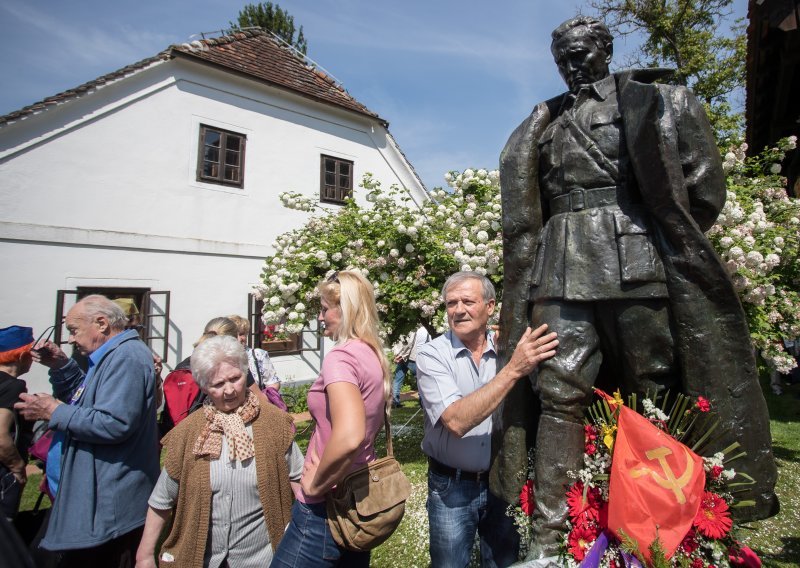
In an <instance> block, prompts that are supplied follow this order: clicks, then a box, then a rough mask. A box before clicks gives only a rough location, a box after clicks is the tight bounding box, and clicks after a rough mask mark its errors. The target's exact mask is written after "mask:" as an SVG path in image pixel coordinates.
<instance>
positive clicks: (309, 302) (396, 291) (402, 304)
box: [254, 169, 502, 343]
mask: <svg viewBox="0 0 800 568" xmlns="http://www.w3.org/2000/svg"><path fill="white" fill-rule="evenodd" d="M445 179H446V180H447V182H448V185H449V186H450V190H449V191H447V190H444V189H441V188H437V189H434V190H433V191H431V192H430V200H428V201H427V202H426V203H424V204H422V205H421V206H419V207H418V206H417V205H415V204H414V203H413V201H412V200H411V198H410V197H409V196H408V194H407V192H405V191H404V190H402V189H401V188H399V187H397V186H392V187H391V188H389V189H388V190H386V189H383V188H382V187H381V184H380V182H379V181H377V180H376V179H374V178H373V177H372V175H371V174H369V173H368V174H365V175H364V178H363V179H362V181H361V184H360V186H359V187H360V188H361V189H362V190H363V191H366V192H367V196H366V199H367V201H368V202H369V203H370V205H369V206H367V207H362V206H360V205H359V204H358V203H356V201H355V200H354V199H347V200H346V203H345V204H344V206H342V207H339V208H336V209H330V208H323V207H320V206H319V204H318V203H317V202H316V201H315V199H313V198H309V197H307V196H303V195H301V194H298V193H288V192H287V193H282V194H281V195H280V199H281V202H282V203H283V205H284V206H286V207H289V208H293V209H299V210H301V211H311V212H313V216H312V217H311V219H310V220H309V221H308V222H307V223H306V224H305V225H304V226H303V227H301V228H299V229H296V230H294V231H290V232H288V233H285V234H283V235H281V236H279V237H278V238H277V240H276V241H275V243H274V244H273V246H274V248H275V254H274V255H273V256H270V257H268V258H267V259H266V261H265V264H264V268H263V271H262V281H263V284H259V285H257V286H256V287H255V288H254V292H255V294H256V295H257V296H258V297H259V298H261V299H263V300H264V313H263V320H264V323H265V324H275V325H277V326H278V327H277V328H276V331H278V332H282V331H286V332H290V333H291V332H297V331H299V330H300V329H302V327H303V324H304V322H306V321H308V320H310V319H312V318H313V317H314V316H315V312H316V310H317V309H318V302H319V298H318V297H317V295H316V291H315V287H316V285H317V283H318V282H319V281H320V280H323V279H324V278H326V277H327V276H328V275H329V274H330V273H331V272H332V271H334V270H345V269H348V270H359V271H360V272H361V273H362V274H363V275H364V276H365V277H366V278H368V279H369V280H370V281H371V282H372V284H373V286H374V287H375V292H376V299H377V305H378V310H379V312H380V318H381V323H382V325H383V332H384V333H385V336H386V339H387V340H389V342H390V343H392V342H394V341H396V340H397V338H398V337H399V336H401V335H404V334H407V333H408V332H410V331H412V330H413V329H416V327H417V325H418V324H419V323H424V324H426V325H427V326H428V327H429V329H431V330H433V331H437V332H441V331H444V329H445V328H446V322H447V318H446V317H445V313H444V306H443V303H442V302H441V299H440V297H439V294H440V290H441V287H442V285H443V284H444V281H445V279H446V278H447V277H448V276H449V275H450V274H452V273H453V272H456V271H457V270H475V271H477V272H480V273H481V274H485V275H487V276H488V277H489V278H490V279H491V280H492V281H493V282H494V284H495V285H496V286H498V287H499V286H500V285H501V283H502V252H501V251H502V231H501V211H500V192H499V188H500V187H499V175H498V172H497V171H491V172H490V171H487V170H484V169H478V170H473V169H467V170H465V171H464V172H463V173H459V172H450V173H448V174H447V175H446V176H445ZM306 306H308V307H306Z"/></svg>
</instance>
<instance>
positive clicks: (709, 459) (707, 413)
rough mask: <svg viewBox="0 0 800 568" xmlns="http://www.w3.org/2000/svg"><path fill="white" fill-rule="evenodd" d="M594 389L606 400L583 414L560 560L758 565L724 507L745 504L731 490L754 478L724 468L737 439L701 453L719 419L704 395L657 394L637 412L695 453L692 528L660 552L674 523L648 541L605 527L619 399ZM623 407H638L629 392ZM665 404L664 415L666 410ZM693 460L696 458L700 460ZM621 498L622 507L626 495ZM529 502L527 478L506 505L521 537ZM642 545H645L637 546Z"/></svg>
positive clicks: (616, 567) (613, 566)
mask: <svg viewBox="0 0 800 568" xmlns="http://www.w3.org/2000/svg"><path fill="white" fill-rule="evenodd" d="M598 393H599V394H600V395H601V397H606V398H605V399H602V400H599V401H597V402H595V404H594V405H592V406H591V407H590V408H589V410H588V412H587V415H588V418H587V420H586V424H585V426H584V441H585V448H584V457H583V460H584V467H583V469H581V470H580V471H577V472H569V475H570V477H572V478H573V479H575V481H574V482H573V483H572V484H571V485H570V486H569V487H568V488H567V492H566V500H567V506H568V515H569V520H568V521H567V531H566V535H565V537H564V541H563V545H562V552H561V560H562V562H563V564H564V565H565V566H570V567H573V568H574V567H578V566H580V567H581V568H595V567H598V566H603V567H609V568H623V567H630V566H649V567H655V568H661V567H670V566H679V567H688V568H718V567H723V566H733V567H748V568H753V567H760V566H761V561H760V559H759V558H758V556H756V554H755V553H754V552H753V551H752V550H750V549H749V548H748V547H746V546H743V545H742V544H741V543H739V542H738V541H737V540H736V538H735V537H734V535H733V530H734V528H735V523H734V521H733V520H732V519H731V514H730V509H731V508H735V507H741V506H747V505H751V504H752V503H751V502H746V501H739V500H737V499H736V497H735V495H736V493H738V492H740V491H742V490H743V489H744V488H745V486H747V485H750V484H752V483H753V479H752V478H751V477H749V476H748V475H746V474H744V473H743V472H737V471H736V470H735V469H733V468H732V467H731V462H733V461H734V460H736V459H738V458H740V457H742V456H744V455H745V454H744V452H741V451H739V452H738V453H734V452H736V450H737V449H738V448H739V444H738V443H734V444H732V445H731V446H729V447H727V448H725V449H724V450H723V451H721V452H716V453H714V454H712V455H709V456H703V451H704V449H706V448H707V447H708V446H709V445H710V443H711V442H713V441H714V437H713V433H714V430H715V429H716V428H717V426H718V424H719V421H718V419H717V418H716V417H715V416H714V414H713V412H711V410H712V405H711V403H710V402H709V401H708V400H707V399H705V398H703V397H698V398H697V399H690V398H689V397H686V396H684V395H682V394H679V395H678V396H677V397H675V399H674V400H672V401H670V395H669V393H667V394H666V395H664V397H663V398H661V399H660V400H659V398H658V397H655V398H653V399H651V398H649V397H645V398H644V399H642V400H641V407H642V412H641V413H640V416H643V417H644V419H646V421H647V422H649V424H651V425H653V426H654V427H655V428H657V429H658V430H659V431H660V432H662V433H664V434H666V435H667V438H668V439H669V440H671V441H672V442H679V443H681V444H688V443H690V442H692V445H691V451H692V452H697V453H698V455H699V456H702V464H703V472H702V473H703V474H704V476H700V473H699V472H698V476H700V477H699V478H698V479H699V484H698V485H697V487H699V488H700V489H699V491H696V492H695V494H696V495H695V499H699V506H698V508H697V513H696V515H695V516H694V518H693V520H692V519H689V521H690V522H689V524H690V525H691V526H690V527H689V528H688V531H686V532H685V534H684V533H683V529H679V530H680V533H678V534H679V535H680V534H683V537H682V539H680V538H681V537H680V536H678V539H679V540H676V541H675V542H676V543H677V542H680V544H678V545H677V548H675V549H674V551H672V550H665V549H664V546H663V543H662V540H661V535H662V534H664V533H666V532H667V531H668V530H669V529H672V528H674V527H670V526H664V525H662V526H661V527H660V529H656V534H655V538H654V539H653V540H652V542H637V540H636V539H635V538H633V537H632V536H631V535H629V534H626V533H625V531H624V530H620V531H618V532H619V533H621V534H620V535H619V536H620V538H617V534H616V533H615V531H614V530H612V529H611V528H610V527H609V481H610V479H611V477H612V475H611V474H612V465H613V449H614V445H615V443H616V441H617V436H618V434H619V423H618V422H619V412H618V409H620V408H621V407H624V406H625V403H624V402H623V400H622V397H621V396H620V394H619V392H616V393H614V397H613V399H612V398H611V397H609V396H608V395H606V394H605V393H600V392H599V391H598ZM670 404H671V406H670ZM627 408H629V409H636V408H637V400H636V395H632V396H630V397H629V399H628V405H627ZM667 408H669V413H667V412H666V410H665V409H667ZM648 427H649V426H648ZM687 456H688V452H687ZM697 459H698V462H699V459H700V458H697ZM703 477H704V479H703ZM617 491H619V489H617ZM611 493H612V494H613V493H614V492H613V491H612V492H611ZM617 495H619V493H617ZM626 497H627V496H626ZM624 502H625V503H626V504H627V499H625V500H624ZM534 506H535V505H534V496H533V482H532V481H531V480H530V479H528V480H527V481H526V482H525V484H524V485H523V487H522V492H521V493H520V505H519V506H517V507H513V508H510V510H509V514H511V515H512V516H513V517H514V518H515V522H516V524H517V526H518V529H519V531H520V534H521V535H523V537H525V536H528V537H529V536H531V534H530V533H531V531H530V522H529V516H530V515H531V514H532V513H533V509H534ZM624 509H625V507H622V510H624ZM619 510H620V507H619V506H618V507H617V511H619ZM526 521H527V522H526ZM659 530H660V531H661V534H660V533H659ZM523 542H524V539H523ZM642 544H644V545H645V546H646V547H645V548H644V550H643V549H642V547H641V545H642Z"/></svg>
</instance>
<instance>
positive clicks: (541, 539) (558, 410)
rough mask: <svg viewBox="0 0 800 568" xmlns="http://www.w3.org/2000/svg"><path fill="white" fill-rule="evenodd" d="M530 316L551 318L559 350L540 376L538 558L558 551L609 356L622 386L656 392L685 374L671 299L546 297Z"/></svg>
mask: <svg viewBox="0 0 800 568" xmlns="http://www.w3.org/2000/svg"><path fill="white" fill-rule="evenodd" d="M531 322H532V327H534V326H539V325H541V324H543V323H546V324H547V325H548V327H549V330H548V331H555V332H556V333H557V334H558V341H559V345H558V349H557V351H556V355H555V356H554V357H553V358H552V359H549V360H547V361H544V362H543V363H542V364H540V365H539V371H538V377H537V379H536V383H535V389H536V391H537V393H538V395H539V397H540V399H541V404H542V413H541V416H540V418H539V427H538V430H537V435H536V456H535V464H534V476H535V477H534V483H535V495H536V510H535V512H534V515H533V528H534V537H533V542H532V543H531V553H530V554H529V556H528V558H529V559H534V558H545V557H548V556H553V555H557V554H558V548H559V544H560V543H561V541H562V539H563V535H564V531H565V522H566V520H567V503H566V497H565V493H566V488H567V486H568V485H569V484H570V483H572V482H573V480H572V479H570V478H569V477H568V476H567V472H568V471H575V472H577V471H578V470H579V469H581V468H582V467H583V453H584V436H583V421H584V416H585V411H586V409H587V408H588V407H589V406H590V405H591V404H592V400H593V395H592V387H593V386H595V382H596V380H597V378H598V373H599V371H600V368H601V363H602V362H603V358H604V356H605V357H606V359H607V363H606V365H605V366H604V367H603V370H604V373H605V375H608V376H610V377H612V381H613V387H614V388H620V389H621V390H622V392H623V393H631V392H637V393H639V394H641V395H644V394H645V393H646V392H648V391H649V392H650V393H651V394H653V393H654V392H661V391H663V390H665V389H669V388H674V387H675V386H678V385H679V384H680V381H679V380H678V379H677V377H678V373H677V372H676V368H675V355H674V353H675V350H674V342H673V334H672V331H671V326H670V315H669V302H668V300H667V299H655V300H609V301H596V302H566V301H553V300H548V301H541V302H537V303H535V304H533V307H532V313H531ZM606 382H607V381H606ZM605 386H606V387H607V388H611V387H610V386H609V385H605ZM609 394H611V393H609Z"/></svg>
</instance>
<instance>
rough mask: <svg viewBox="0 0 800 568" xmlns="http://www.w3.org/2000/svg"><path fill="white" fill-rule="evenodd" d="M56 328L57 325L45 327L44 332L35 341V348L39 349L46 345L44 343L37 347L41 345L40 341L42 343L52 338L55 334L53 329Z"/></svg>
mask: <svg viewBox="0 0 800 568" xmlns="http://www.w3.org/2000/svg"><path fill="white" fill-rule="evenodd" d="M55 329H56V326H54V325H51V326H50V327H48V328H47V329H45V330H44V331H43V332H42V334H41V335H40V336H39V339H37V340H36V341H34V342H33V345H34V349H35V350H36V351H39V350H40V349H41V348H42V347H44V345H42V346H41V347H38V348H36V346H37V345H39V343H42V344H44V343H47V341H48V340H49V339H50V336H51V335H53V331H54V330H55Z"/></svg>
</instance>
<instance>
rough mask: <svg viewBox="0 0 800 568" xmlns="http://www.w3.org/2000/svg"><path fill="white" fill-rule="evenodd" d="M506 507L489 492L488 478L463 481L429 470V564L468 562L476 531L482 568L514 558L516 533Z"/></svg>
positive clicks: (444, 566) (456, 566) (459, 566)
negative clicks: (478, 538) (486, 479)
mask: <svg viewBox="0 0 800 568" xmlns="http://www.w3.org/2000/svg"><path fill="white" fill-rule="evenodd" d="M506 507H507V505H506V503H504V502H503V501H502V500H501V499H498V498H497V497H495V496H494V495H492V494H491V493H490V492H489V483H488V481H480V482H478V481H465V480H463V479H456V478H453V477H448V476H445V475H440V474H438V473H434V472H432V471H428V502H427V508H428V522H429V525H430V553H431V566H432V567H435V568H465V567H466V566H468V565H469V561H470V554H471V551H472V545H473V543H474V542H475V532H476V531H477V532H478V535H479V536H480V546H481V566H482V567H483V568H495V567H503V566H510V565H511V564H514V563H515V562H517V560H518V558H517V557H518V554H519V533H517V529H516V527H515V526H514V521H513V520H512V519H511V517H509V516H508V515H506Z"/></svg>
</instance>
